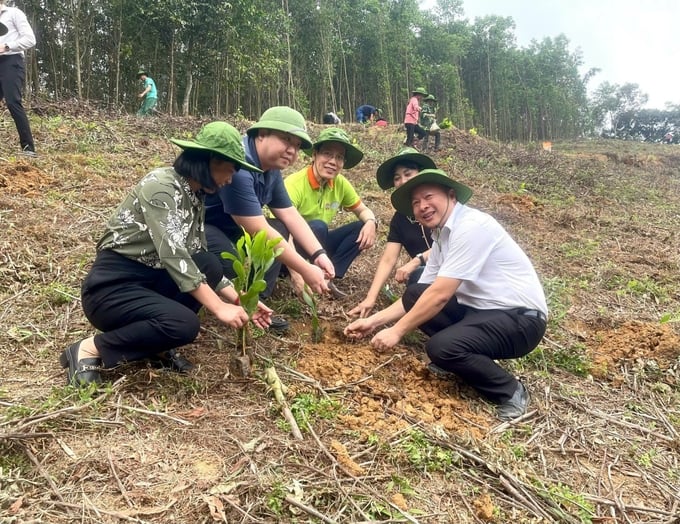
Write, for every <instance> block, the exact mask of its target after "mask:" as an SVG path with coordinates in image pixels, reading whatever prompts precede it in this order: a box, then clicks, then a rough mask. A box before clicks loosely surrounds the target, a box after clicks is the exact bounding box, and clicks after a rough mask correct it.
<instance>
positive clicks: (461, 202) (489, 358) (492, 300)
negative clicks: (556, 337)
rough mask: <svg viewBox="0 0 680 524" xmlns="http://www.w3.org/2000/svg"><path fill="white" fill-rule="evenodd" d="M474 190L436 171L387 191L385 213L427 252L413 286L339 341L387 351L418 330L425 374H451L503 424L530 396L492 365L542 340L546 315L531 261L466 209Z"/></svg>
mask: <svg viewBox="0 0 680 524" xmlns="http://www.w3.org/2000/svg"><path fill="white" fill-rule="evenodd" d="M471 196H472V190H471V189H470V188H469V187H467V186H465V185H463V184H461V183H459V182H456V181H455V180H452V179H451V178H449V177H448V176H446V173H444V171H442V170H440V169H424V170H422V171H420V173H419V174H418V176H416V177H413V178H411V179H410V180H408V181H407V182H406V183H404V184H403V185H401V186H400V187H399V188H397V189H396V190H395V191H394V193H392V205H393V206H394V207H395V209H396V210H397V211H399V212H400V213H403V214H405V215H407V216H414V217H415V218H416V220H417V221H418V222H420V223H421V224H422V225H423V226H424V227H427V228H430V229H431V230H432V240H433V242H432V250H431V251H430V256H429V258H428V260H427V264H426V266H425V269H424V270H423V273H422V275H421V276H420V278H419V280H418V283H416V284H411V285H410V286H408V288H407V289H406V291H405V293H404V296H403V297H402V298H401V299H400V300H398V301H396V302H394V303H393V304H392V305H390V306H389V307H387V308H385V309H383V310H382V311H379V312H377V313H375V314H373V315H371V316H370V317H367V318H363V319H359V320H355V321H354V322H352V323H351V324H349V325H348V326H347V327H346V328H345V335H347V336H349V337H352V338H361V337H363V336H365V335H368V334H369V333H371V332H372V331H373V330H374V329H376V328H378V327H381V326H384V325H385V324H389V323H392V322H394V324H393V325H391V326H390V327H388V328H386V329H382V330H381V331H379V332H378V333H377V334H376V335H375V336H374V337H373V338H372V340H371V344H372V345H373V346H374V347H376V348H377V349H390V348H392V347H394V346H395V345H396V344H398V343H399V341H400V340H401V339H402V337H404V335H406V334H407V333H408V332H410V331H413V330H414V329H416V328H420V329H421V330H422V331H423V332H424V333H425V334H427V335H428V336H429V337H430V339H429V340H428V342H427V346H426V349H427V354H428V356H429V358H430V361H431V362H430V365H429V366H428V369H429V370H430V372H431V373H433V374H434V375H436V376H440V377H446V376H447V375H450V374H455V375H456V376H458V377H460V378H461V379H462V380H464V381H465V382H467V383H468V384H469V385H470V386H472V387H474V388H475V389H476V390H477V391H478V392H479V393H480V394H482V395H484V396H485V397H486V398H488V399H489V400H490V401H492V402H494V403H495V404H497V405H498V406H497V411H496V412H497V415H498V418H499V419H501V420H511V419H514V418H517V417H519V416H521V415H523V414H524V413H526V410H527V406H528V405H529V393H528V391H527V389H526V388H525V386H524V385H523V384H522V383H521V382H520V381H519V380H517V378H515V377H514V376H513V375H512V374H510V373H509V372H508V371H507V370H505V369H504V368H503V367H501V366H500V365H499V364H498V363H497V362H496V360H502V359H511V358H518V357H522V356H524V355H526V354H528V353H529V352H531V351H532V350H533V349H534V348H535V347H536V346H538V344H539V342H540V341H541V339H542V338H543V335H544V334H545V329H546V323H547V316H548V307H547V304H546V300H545V294H544V292H543V287H542V286H541V283H540V281H539V279H538V275H537V274H536V271H535V270H534V267H533V265H532V264H531V261H530V260H529V258H528V257H527V256H526V254H525V253H524V251H522V249H521V248H520V247H519V246H518V245H517V244H516V243H515V241H514V240H513V239H512V238H511V237H510V235H509V234H508V233H507V231H505V229H503V227H502V226H501V225H500V224H499V223H498V222H497V221H496V220H495V219H494V218H493V217H491V216H490V215H488V214H486V213H483V212H481V211H479V210H477V209H473V208H471V207H467V206H466V205H465V203H466V202H467V201H468V199H469V198H470V197H471Z"/></svg>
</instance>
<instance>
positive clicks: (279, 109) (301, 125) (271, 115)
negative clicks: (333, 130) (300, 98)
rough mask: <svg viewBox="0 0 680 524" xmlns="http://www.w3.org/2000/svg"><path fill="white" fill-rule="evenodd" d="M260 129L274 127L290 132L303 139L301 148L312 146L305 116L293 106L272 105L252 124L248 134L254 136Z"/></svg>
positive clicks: (276, 129) (277, 129)
mask: <svg viewBox="0 0 680 524" xmlns="http://www.w3.org/2000/svg"><path fill="white" fill-rule="evenodd" d="M258 129H274V130H275V131H282V132H283V133H290V134H291V135H294V136H296V137H298V138H299V139H300V140H302V147H301V149H303V150H304V149H309V148H310V147H312V139H311V138H309V135H308V134H307V125H306V124H305V117H303V116H302V115H301V114H300V113H299V112H297V111H296V110H295V109H293V108H292V107H287V106H274V107H270V108H269V109H267V110H266V111H265V112H264V113H262V116H261V117H260V119H259V120H258V121H257V122H255V123H254V124H253V125H252V126H250V128H249V129H248V131H246V133H248V136H250V137H253V136H255V135H256V134H257V130H258Z"/></svg>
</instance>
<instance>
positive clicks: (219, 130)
mask: <svg viewBox="0 0 680 524" xmlns="http://www.w3.org/2000/svg"><path fill="white" fill-rule="evenodd" d="M170 142H172V143H173V144H175V145H178V146H179V147H181V148H182V149H200V150H203V151H211V152H213V153H217V154H218V155H221V156H223V157H225V158H227V159H228V160H231V161H232V162H234V163H235V164H236V169H240V168H242V167H243V168H245V169H247V170H248V171H254V172H255V173H262V170H261V169H259V168H257V167H255V166H254V165H252V164H249V163H248V162H246V152H245V150H244V149H243V143H242V142H241V134H240V133H239V132H238V131H237V130H236V128H235V127H234V126H232V125H231V124H228V123H227V122H211V123H209V124H206V125H204V126H203V128H202V129H201V130H200V131H199V132H198V134H197V135H196V138H194V139H193V140H178V139H176V138H171V139H170Z"/></svg>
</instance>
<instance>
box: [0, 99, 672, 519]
mask: <svg viewBox="0 0 680 524" xmlns="http://www.w3.org/2000/svg"><path fill="white" fill-rule="evenodd" d="M32 123H33V126H34V132H35V135H36V144H37V147H38V150H39V153H40V156H39V158H37V159H35V160H27V159H24V158H22V157H17V156H16V155H15V154H14V149H13V144H15V143H16V142H17V139H16V132H15V130H14V128H13V125H12V121H11V119H9V118H5V119H3V120H2V122H1V123H0V144H2V149H0V331H1V333H2V336H0V377H2V379H1V381H0V523H14V522H17V523H18V522H25V523H27V522H36V523H37V522H49V523H67V522H76V521H77V522H106V523H108V522H111V523H114V522H152V523H167V522H178V523H199V522H200V523H203V522H206V523H207V522H243V523H250V522H266V523H269V522H301V523H302V522H315V523H316V522H325V523H329V522H337V523H347V522H395V523H396V522H421V523H451V522H456V523H479V522H498V523H504V522H518V523H530V522H532V523H534V522H559V523H563V522H566V523H578V522H593V523H603V522H622V523H623V522H636V523H652V522H654V523H661V522H664V523H672V522H679V521H680V503H679V500H680V493H679V491H678V485H680V463H679V462H678V450H679V449H680V437H679V433H680V407H679V406H680V402H679V401H680V388H679V384H680V338H679V337H678V335H679V330H678V321H679V320H680V293H679V292H678V289H680V285H679V284H680V271H679V270H678V269H679V267H678V265H679V262H680V256H679V251H678V247H677V246H678V239H677V236H678V230H679V228H680V212H679V210H680V191H679V185H680V182H679V180H680V178H679V176H680V172H679V171H680V148H678V146H672V145H671V146H662V145H645V144H637V143H628V142H614V141H590V142H575V143H555V144H553V151H552V152H551V153H549V152H545V151H543V150H542V149H540V148H539V147H538V146H535V145H528V146H527V145H514V144H510V145H501V144H497V143H492V142H488V141H486V140H484V139H482V138H480V137H476V136H470V135H468V134H467V133H464V132H462V131H458V130H449V131H446V132H445V134H444V136H443V145H444V149H443V151H441V152H440V153H438V154H437V156H436V157H435V160H436V161H437V163H438V165H440V167H442V168H443V169H445V170H446V171H447V172H448V173H450V174H451V175H452V176H454V177H457V178H459V179H460V180H461V181H463V182H465V183H466V184H468V185H470V186H471V187H472V188H473V189H474V191H475V194H474V196H473V198H472V200H471V201H470V205H472V206H475V207H478V208H480V209H482V210H484V211H487V212H489V213H491V214H492V215H494V216H495V217H496V218H497V219H498V220H499V221H500V222H501V223H502V224H503V225H504V226H505V227H506V228H507V229H508V230H509V231H510V232H511V234H512V235H513V236H514V238H515V239H516V240H517V241H518V243H519V244H520V245H521V246H522V247H523V248H524V249H525V251H526V252H527V254H528V255H529V256H530V258H531V259H532V260H533V262H534V264H535V265H536V268H537V270H538V272H539V275H540V277H541V279H542V282H543V284H544V287H545V290H546V294H547V296H548V301H549V306H550V310H551V316H550V321H549V327H548V332H547V334H546V337H545V338H544V340H543V342H542V343H541V345H540V346H539V348H538V349H536V350H535V351H534V352H533V353H531V354H530V355H529V356H528V357H526V358H524V359H521V360H518V361H513V362H510V363H507V364H506V365H508V366H509V367H510V368H511V369H512V370H513V371H514V372H515V373H516V374H517V375H519V376H521V377H522V379H523V381H524V382H525V383H526V384H527V385H528V386H529V389H530V391H531V393H532V404H531V409H530V411H529V413H527V415H526V416H524V417H523V418H522V419H520V420H518V421H514V422H513V423H502V424H501V423H499V422H498V421H497V420H496V419H495V418H494V409H493V406H491V405H489V404H487V403H485V402H484V401H483V400H482V399H480V398H479V397H478V395H477V394H476V393H475V392H474V391H473V390H471V389H470V388H468V387H466V386H464V385H462V384H461V383H459V382H456V381H444V380H440V379H436V378H434V377H432V376H431V375H429V374H428V373H427V371H426V369H425V366H424V361H425V355H424V352H423V340H424V339H423V337H422V336H420V335H418V334H415V335H413V336H409V337H408V338H407V339H406V340H405V341H404V343H403V344H401V345H400V346H399V347H398V348H397V349H396V350H395V351H393V352H388V353H384V352H378V351H375V350H373V349H372V348H371V347H370V346H369V345H367V344H365V343H362V342H354V341H349V340H346V339H345V338H344V337H343V335H342V329H343V327H344V326H345V325H346V324H347V323H348V321H349V318H348V316H347V314H346V312H347V311H349V309H351V308H352V307H353V306H354V305H356V303H358V302H359V301H360V300H361V299H362V298H363V294H364V293H365V291H366V290H367V289H368V285H369V283H370V281H371V278H372V275H373V270H374V268H375V267H376V264H377V260H378V259H379V257H380V254H381V245H379V246H378V247H377V248H375V249H373V250H371V251H370V252H367V253H364V254H363V255H362V256H361V257H360V258H359V259H358V260H357V261H356V262H355V265H354V266H353V267H352V268H351V269H350V272H349V274H348V275H347V276H346V277H345V279H344V281H343V282H342V287H343V289H345V290H346V291H348V292H349V293H350V296H349V297H348V298H346V299H342V300H332V299H330V298H325V297H324V298H322V299H320V302H319V312H320V318H321V322H322V326H323V327H324V329H325V337H324V340H323V341H322V342H320V343H313V342H312V338H311V323H310V319H311V317H310V314H309V310H308V308H307V306H305V305H304V304H303V303H302V302H301V301H299V300H298V299H297V298H295V296H294V295H293V293H292V292H291V290H290V287H289V285H288V283H287V282H286V281H284V280H281V281H280V284H279V287H278V289H277V292H276V294H275V296H274V299H273V301H272V305H273V307H275V308H276V309H277V311H279V312H281V313H283V314H285V315H287V316H288V318H289V319H291V320H292V322H293V329H292V330H291V332H290V333H288V334H287V335H285V336H283V337H279V336H273V335H270V334H257V336H256V338H255V340H254V350H255V354H256V357H257V364H256V366H255V369H254V372H253V374H252V376H251V377H248V378H242V377H239V376H236V375H235V374H234V373H232V371H231V366H230V361H231V358H232V356H233V355H234V333H233V332H231V331H230V330H228V329H226V328H224V327H222V326H221V325H219V324H218V323H217V322H215V321H214V319H212V318H211V317H210V316H209V315H205V317H204V322H203V328H202V331H201V334H200V336H199V338H198V339H197V340H196V342H195V343H194V344H192V345H190V346H188V347H187V348H186V351H184V353H186V355H187V356H188V357H189V358H190V359H191V360H192V361H194V362H195V363H196V364H197V369H196V370H195V371H194V372H192V374H190V375H178V374H175V373H172V372H167V371H161V370H157V369H152V368H150V367H148V366H145V365H143V364H136V365H129V366H124V367H120V368H117V369H115V370H111V371H108V372H107V373H106V374H105V375H104V377H105V379H106V380H108V381H110V382H109V384H108V385H107V386H106V387H104V388H101V389H99V390H94V389H89V390H76V389H73V388H71V387H68V386H66V385H65V380H64V375H63V372H62V370H61V369H59V366H58V362H57V360H58V356H59V353H60V352H61V351H62V350H63V349H64V348H65V347H66V346H67V345H69V344H70V343H72V342H73V341H75V340H78V339H79V338H81V337H83V336H86V335H88V334H91V333H93V330H92V328H91V326H90V325H89V323H88V322H87V320H86V319H85V317H84V315H83V313H82V310H81V307H80V302H79V286H80V282H81V281H82V280H83V278H84V276H85V274H86V273H87V270H88V267H89V264H90V263H91V261H92V260H93V258H94V245H95V243H96V240H97V239H98V237H99V235H100V234H101V231H102V225H103V223H104V221H105V220H106V219H107V218H108V216H109V214H110V213H111V211H112V210H113V208H114V207H115V206H116V205H117V204H118V203H119V201H120V200H121V199H122V198H123V196H124V195H125V194H126V192H127V191H128V189H129V188H130V187H131V186H132V185H134V183H135V182H136V181H137V180H138V179H139V178H140V177H142V176H143V175H144V174H145V173H146V172H147V171H149V170H150V169H151V168H152V167H155V166H158V165H163V164H167V163H169V162H171V161H172V159H173V158H174V155H175V154H176V149H174V148H173V146H172V145H171V144H170V143H169V142H168V140H167V138H168V137H185V136H190V135H191V133H195V132H196V131H198V129H199V128H200V126H201V124H202V123H203V122H201V121H198V120H193V119H170V118H167V119H166V118H164V119H150V120H138V119H136V118H132V117H124V118H114V117H110V116H108V115H103V114H88V115H87V116H82V114H79V115H77V116H76V113H75V112H74V113H73V114H71V115H54V116H49V115H45V116H43V117H41V118H40V119H34V120H32ZM234 124H235V125H237V126H238V127H239V128H240V129H242V130H245V129H246V128H247V126H248V123H247V122H234ZM319 129H320V126H314V125H312V129H311V132H312V135H313V136H316V134H318V131H319ZM347 129H348V130H349V131H350V132H351V133H352V134H353V136H354V137H356V139H357V141H358V143H359V145H360V147H361V148H362V149H363V150H364V151H365V153H366V156H365V159H364V161H363V162H362V163H361V164H359V166H357V167H356V168H354V169H353V170H351V171H349V172H348V176H349V178H350V179H351V180H352V181H353V183H354V185H355V187H356V188H357V190H358V192H359V194H360V195H362V197H363V198H364V200H365V202H366V203H367V204H368V205H369V207H371V208H372V209H374V210H375V211H376V213H377V215H378V216H379V217H380V218H381V219H382V222H383V224H386V223H387V222H388V220H389V217H390V216H391V214H392V209H391V206H390V203H389V195H388V193H387V192H383V191H381V190H380V189H379V188H378V186H377V184H376V182H375V178H374V176H375V170H376V168H377V166H378V165H379V164H380V162H381V161H382V160H384V159H385V158H387V157H388V156H391V155H392V154H393V153H394V152H396V150H397V149H398V148H399V146H400V144H401V142H402V141H403V137H404V136H403V133H402V132H401V131H399V130H398V129H397V127H396V126H392V127H389V128H387V129H384V130H383V129H378V128H364V127H359V126H347ZM302 165H303V160H300V161H299V162H298V167H301V166H302ZM345 218H347V217H346V216H341V217H340V220H343V219H345ZM380 233H381V238H380V243H381V244H382V243H384V236H385V233H386V231H385V227H382V228H381V231H380ZM390 285H391V287H392V288H393V289H396V290H398V289H399V284H396V283H394V282H392V283H391V284H390ZM383 300H384V304H387V298H386V297H383ZM268 361H273V362H274V363H275V364H276V367H277V369H278V372H279V375H280V376H281V378H282V380H283V381H284V382H285V383H286V384H287V385H288V387H289V390H288V402H289V403H290V405H291V408H292V411H293V413H294V415H295V417H296V420H297V422H298V424H299V425H300V427H301V428H302V434H303V440H302V441H300V440H296V439H295V438H294V437H293V436H292V434H291V432H290V427H289V426H288V424H287V423H286V422H285V420H284V418H283V417H282V415H281V412H280V410H279V407H278V405H277V404H276V402H275V401H274V399H273V397H272V395H271V392H269V391H268V390H267V386H266V384H265V383H264V381H263V379H262V376H261V375H262V373H261V369H262V365H263V364H264V363H265V362H268Z"/></svg>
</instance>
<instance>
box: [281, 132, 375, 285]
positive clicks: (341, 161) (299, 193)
mask: <svg viewBox="0 0 680 524" xmlns="http://www.w3.org/2000/svg"><path fill="white" fill-rule="evenodd" d="M308 153H309V154H311V157H312V162H311V164H310V165H309V166H307V167H305V168H304V169H302V170H300V171H298V172H297V173H293V174H292V175H290V176H288V177H286V178H285V179H284V184H285V186H286V190H287V191H288V195H289V196H290V199H291V201H292V202H293V205H294V206H295V208H296V209H297V210H298V211H299V212H300V215H302V217H303V218H304V219H305V220H306V221H307V223H308V224H309V227H310V228H311V230H312V231H313V232H314V235H315V236H316V238H317V239H318V240H319V242H320V243H321V247H322V249H321V250H319V251H316V252H312V253H310V252H306V251H305V250H304V248H303V247H302V246H297V244H296V247H297V249H298V251H299V252H300V253H301V254H303V255H304V256H305V257H306V258H308V259H309V260H311V261H312V262H313V261H314V259H315V258H316V257H318V256H319V254H321V253H326V254H328V256H329V257H330V259H331V262H332V263H333V267H334V268H335V278H338V279H341V278H343V277H344V276H345V273H346V272H347V270H348V269H349V267H350V265H351V264H352V262H353V261H354V259H355V258H356V257H358V256H359V254H360V253H361V252H362V251H364V250H365V249H369V248H371V247H373V245H374V244H375V240H376V229H377V223H376V217H375V214H374V213H373V211H371V210H370V209H369V208H368V207H367V206H366V204H364V203H363V202H362V200H361V198H360V197H359V195H358V194H357V192H356V190H355V189H354V187H352V184H351V183H350V182H349V180H347V178H346V177H345V176H344V175H343V174H342V173H341V171H342V170H343V169H345V170H347V169H351V168H353V167H354V166H356V165H357V164H358V163H359V162H361V159H362V158H363V156H364V154H363V153H362V152H361V150H360V149H359V148H357V147H356V146H355V145H354V144H352V141H351V139H350V137H349V136H348V135H347V133H345V131H343V130H342V129H339V128H337V127H331V128H328V129H325V130H323V131H322V132H321V134H320V135H319V138H318V139H317V140H316V142H314V144H313V145H312V148H311V150H308ZM341 209H344V210H345V211H351V212H352V213H354V215H355V217H356V218H357V220H353V221H350V222H348V223H346V224H343V225H340V226H338V227H334V228H332V227H331V226H330V224H331V222H332V221H333V219H334V218H335V216H336V215H337V213H338V211H340V210H341ZM289 271H290V274H291V278H292V281H293V286H294V288H295V290H296V291H297V292H298V293H301V292H302V289H303V287H304V281H303V280H302V278H301V277H300V275H298V274H297V273H296V272H295V271H294V270H293V269H291V268H289ZM329 288H330V290H331V292H332V293H333V295H335V296H336V297H340V296H344V295H345V293H344V292H343V291H341V290H340V289H338V287H336V285H335V284H334V283H333V281H331V282H330V283H329Z"/></svg>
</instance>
